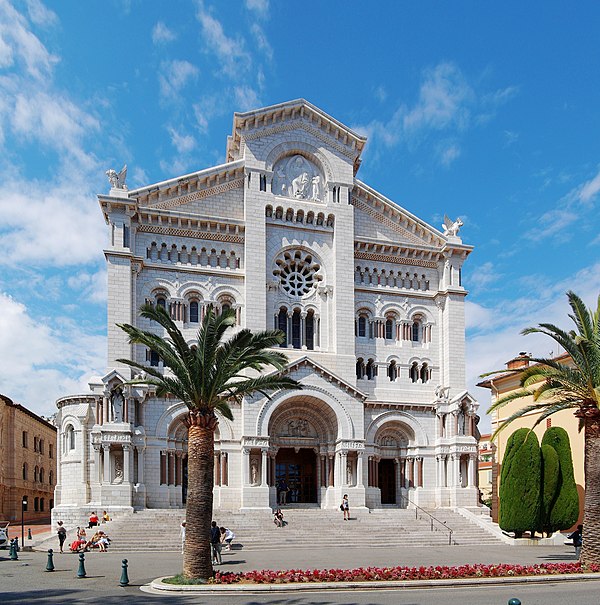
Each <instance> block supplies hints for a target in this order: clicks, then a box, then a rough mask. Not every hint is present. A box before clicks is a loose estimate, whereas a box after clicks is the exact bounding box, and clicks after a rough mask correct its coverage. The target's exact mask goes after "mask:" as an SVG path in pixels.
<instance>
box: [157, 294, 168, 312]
mask: <svg viewBox="0 0 600 605" xmlns="http://www.w3.org/2000/svg"><path fill="white" fill-rule="evenodd" d="M156 305H157V306H158V307H162V308H163V309H166V308H167V299H166V298H165V297H164V296H158V297H157V298H156Z"/></svg>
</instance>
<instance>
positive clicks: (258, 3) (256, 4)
mask: <svg viewBox="0 0 600 605" xmlns="http://www.w3.org/2000/svg"><path fill="white" fill-rule="evenodd" d="M246 8H247V9H248V10H252V11H256V12H257V13H259V14H260V15H266V14H267V13H268V12H269V0H246Z"/></svg>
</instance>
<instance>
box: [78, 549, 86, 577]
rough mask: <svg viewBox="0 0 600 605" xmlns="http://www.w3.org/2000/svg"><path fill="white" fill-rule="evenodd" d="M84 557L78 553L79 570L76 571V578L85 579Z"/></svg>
mask: <svg viewBox="0 0 600 605" xmlns="http://www.w3.org/2000/svg"><path fill="white" fill-rule="evenodd" d="M84 561H85V555H84V554H83V553H79V569H78V570H77V577H78V578H85V564H84Z"/></svg>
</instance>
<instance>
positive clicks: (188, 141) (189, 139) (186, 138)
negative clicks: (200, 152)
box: [168, 128, 196, 153]
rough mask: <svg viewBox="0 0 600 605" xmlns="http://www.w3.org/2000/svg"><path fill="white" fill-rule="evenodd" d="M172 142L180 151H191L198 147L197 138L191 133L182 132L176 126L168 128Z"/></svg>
mask: <svg viewBox="0 0 600 605" xmlns="http://www.w3.org/2000/svg"><path fill="white" fill-rule="evenodd" d="M168 131H169V134H170V135H171V144H172V145H173V147H175V149H177V152H178V153H189V152H190V151H192V150H193V149H195V147H196V139H194V137H193V136H191V135H189V134H180V133H179V132H177V131H176V130H175V129H174V128H168Z"/></svg>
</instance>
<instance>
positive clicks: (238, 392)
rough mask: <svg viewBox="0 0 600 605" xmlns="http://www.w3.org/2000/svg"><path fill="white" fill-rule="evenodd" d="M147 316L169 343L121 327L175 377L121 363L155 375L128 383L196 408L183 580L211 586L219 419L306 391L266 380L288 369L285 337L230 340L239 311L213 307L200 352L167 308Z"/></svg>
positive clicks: (191, 423)
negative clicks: (283, 393)
mask: <svg viewBox="0 0 600 605" xmlns="http://www.w3.org/2000/svg"><path fill="white" fill-rule="evenodd" d="M140 315H141V316H142V317H144V318H147V319H150V320H152V321H154V322H156V323H157V324H159V325H160V326H162V328H164V330H165V331H166V334H167V337H165V338H163V337H162V336H159V335H157V334H154V333H153V332H149V331H144V330H141V329H139V328H136V327H135V326H132V325H129V324H117V325H118V326H119V327H120V328H121V329H123V330H124V331H125V332H126V333H127V334H128V335H129V342H130V343H132V344H141V345H144V346H146V347H148V348H149V349H150V350H151V351H154V352H155V353H156V354H158V356H159V357H160V359H161V360H162V362H163V364H164V366H165V368H168V369H169V372H164V373H163V371H162V370H161V369H159V368H155V367H149V366H146V365H143V364H140V363H137V362H136V361H131V360H128V359H119V360H118V361H119V362H121V363H125V364H127V365H129V366H131V367H133V368H139V369H141V370H143V371H144V372H146V374H149V376H150V377H145V378H143V379H141V378H139V379H136V380H132V381H130V382H129V384H139V383H145V384H150V385H154V386H155V387H156V394H157V396H158V397H164V396H166V395H167V394H170V395H172V396H173V397H176V398H177V399H180V400H181V401H182V402H183V403H185V404H186V405H187V407H188V408H189V411H188V413H187V415H186V417H185V419H184V423H185V425H186V426H187V428H188V493H187V503H186V541H185V551H184V557H183V575H184V576H185V577H186V578H194V579H199V580H201V581H202V580H208V578H210V577H211V576H212V575H213V569H212V563H211V557H210V538H209V535H210V524H211V520H212V512H213V482H214V477H213V464H214V432H215V429H216V428H217V424H218V418H217V414H216V413H217V412H218V413H219V414H221V415H222V416H223V417H225V418H227V419H229V420H233V415H232V413H231V408H230V407H229V404H230V402H237V403H241V401H242V399H243V398H244V397H247V396H251V395H252V394H254V393H257V392H258V393H262V394H263V395H265V396H268V393H269V392H272V391H275V390H279V389H297V388H300V385H299V384H298V383H297V382H296V381H295V380H292V379H291V378H288V377H285V376H282V375H281V373H280V372H272V373H268V374H262V371H263V370H264V369H265V368H267V367H269V366H270V367H274V368H276V370H282V369H283V368H284V367H285V365H286V363H287V358H286V356H285V355H284V354H283V353H281V352H279V351H274V350H272V348H273V347H275V346H278V345H279V344H280V343H281V342H282V340H283V333H282V332H280V331H278V330H266V331H263V332H258V333H252V332H251V331H250V330H247V329H241V330H239V331H237V332H235V333H234V334H233V335H232V336H231V337H230V338H229V339H228V340H225V339H224V336H225V333H226V332H227V329H228V328H230V327H232V326H233V325H234V324H235V312H234V311H233V310H226V311H224V312H223V313H221V314H220V315H217V314H216V313H215V312H214V311H213V309H212V307H209V308H208V309H207V311H206V314H205V316H204V319H203V320H202V323H201V325H200V328H199V330H198V334H197V345H196V346H189V345H188V344H187V342H186V340H185V338H184V337H183V335H182V333H181V331H180V330H179V328H178V327H177V326H176V325H175V323H174V322H173V320H172V319H171V318H170V317H169V314H168V313H167V311H166V310H165V309H164V308H163V307H161V306H159V305H157V306H152V305H149V304H146V305H143V306H142V307H141V308H140Z"/></svg>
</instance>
